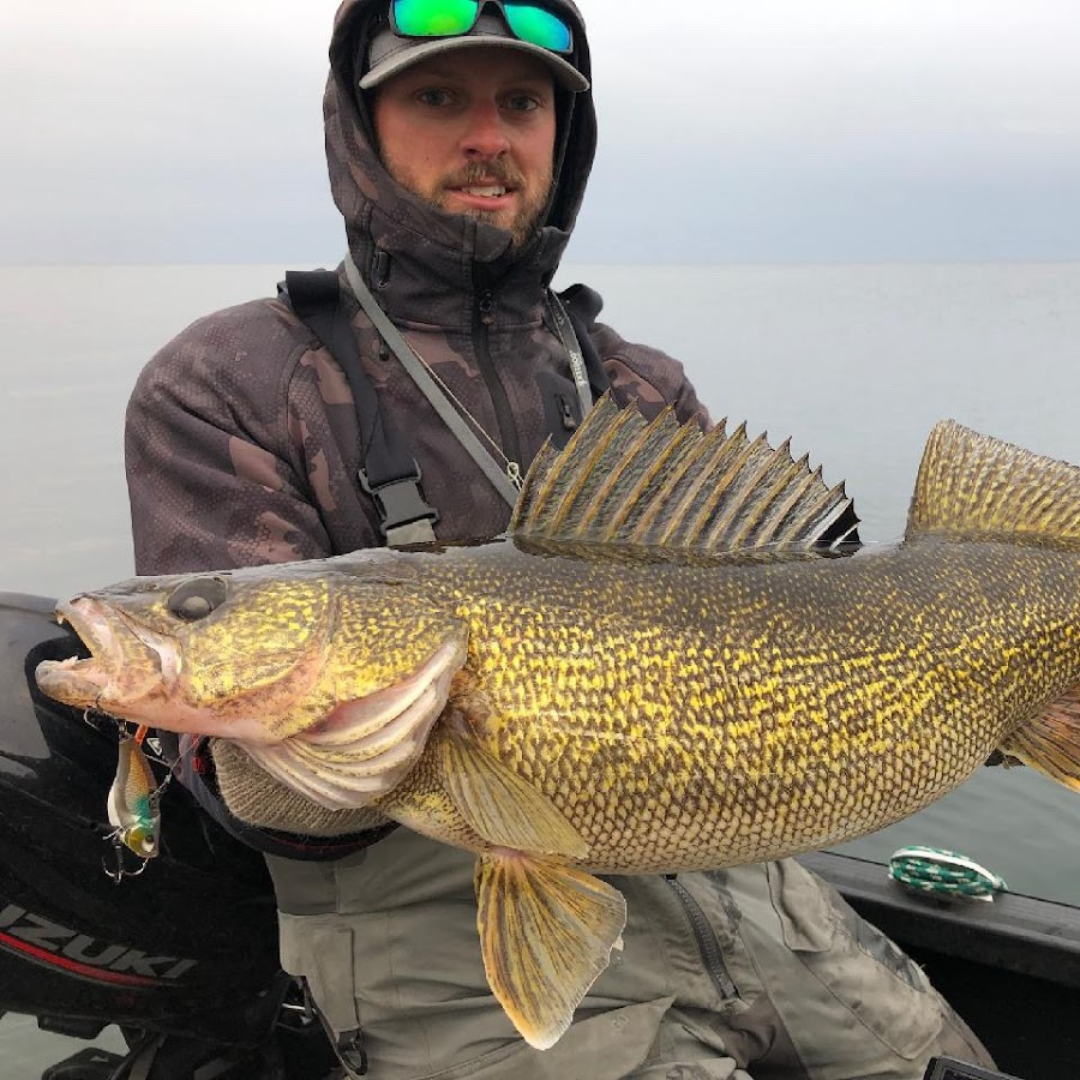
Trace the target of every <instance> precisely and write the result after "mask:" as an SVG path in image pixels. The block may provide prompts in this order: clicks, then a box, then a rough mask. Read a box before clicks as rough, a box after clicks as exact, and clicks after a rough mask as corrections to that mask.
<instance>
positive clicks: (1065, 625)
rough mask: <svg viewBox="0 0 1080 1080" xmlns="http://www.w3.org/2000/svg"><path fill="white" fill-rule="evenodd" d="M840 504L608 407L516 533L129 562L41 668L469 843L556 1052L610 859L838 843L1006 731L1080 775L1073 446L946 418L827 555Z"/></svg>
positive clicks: (526, 1013)
mask: <svg viewBox="0 0 1080 1080" xmlns="http://www.w3.org/2000/svg"><path fill="white" fill-rule="evenodd" d="M854 524H855V517H854V512H853V510H852V508H851V505H850V500H848V499H847V498H846V496H845V495H844V492H843V489H842V487H838V488H834V489H832V490H828V489H827V488H826V486H825V485H824V483H823V482H822V480H821V477H820V472H811V471H810V470H809V469H808V468H807V466H806V460H805V458H804V459H803V460H801V461H799V462H794V461H792V458H791V455H790V453H789V452H788V450H787V447H786V445H785V446H783V447H781V448H780V449H779V450H775V451H774V450H772V449H770V448H769V447H768V445H767V444H766V443H765V442H764V440H761V439H759V440H757V441H753V442H752V441H750V440H748V439H747V438H746V434H745V431H744V430H743V429H742V428H740V429H739V430H737V431H736V432H735V433H734V434H732V435H731V436H728V435H726V434H725V433H724V432H723V430H722V429H721V428H717V429H714V430H713V431H711V432H709V433H706V434H702V433H701V432H700V431H699V430H698V429H697V427H696V426H693V425H689V426H682V427H680V426H679V425H678V424H677V423H676V422H675V420H674V419H673V418H672V416H671V415H670V414H668V413H665V414H663V415H662V416H661V417H660V418H658V419H657V420H656V421H654V422H653V423H651V424H646V423H645V421H644V420H642V418H641V417H640V416H639V415H638V414H637V412H636V411H633V410H626V411H619V410H617V409H615V407H614V406H613V405H611V403H610V402H604V403H601V404H600V405H599V406H597V408H596V409H595V410H594V411H593V413H592V414H590V417H589V418H588V419H587V421H586V422H585V423H584V424H583V425H582V427H581V429H580V430H579V432H578V433H577V434H576V435H575V437H574V439H573V440H572V442H571V444H570V445H569V446H568V448H567V449H566V450H565V451H564V452H563V453H561V454H560V453H558V452H555V451H553V450H550V449H549V450H547V451H545V452H544V453H543V454H542V455H541V456H540V457H539V458H538V459H537V462H536V463H534V466H533V468H532V470H531V471H530V475H529V478H528V480H527V482H526V485H525V489H524V491H523V493H522V496H521V500H520V502H519V504H518V507H517V508H516V510H515V514H514V519H513V522H512V525H511V529H510V533H509V539H504V540H502V541H500V542H495V543H488V544H480V545H474V546H450V547H438V548H427V549H422V550H410V551H389V550H380V551H365V552H357V553H356V554H353V555H349V556H343V557H340V558H336V559H329V560H325V561H319V562H310V563H295V564H290V565H284V566H270V567H261V568H254V569H247V570H239V571H235V572H223V573H209V574H191V575H185V576H177V577H165V578H142V579H139V578H137V579H134V580H132V581H129V582H125V583H122V584H119V585H116V586H113V587H111V588H108V589H104V590H102V591H100V592H95V593H88V594H84V595H82V596H79V597H77V598H75V599H74V600H72V601H71V602H70V603H67V604H64V605H62V606H61V607H60V608H59V615H60V617H61V618H63V619H65V620H67V621H68V622H70V623H71V624H72V626H73V627H74V628H75V630H76V631H77V632H78V633H79V635H80V636H81V637H82V638H83V640H84V642H85V643H86V645H87V646H88V647H89V649H90V650H91V652H92V657H91V658H90V659H83V660H76V659H71V660H66V661H62V662H48V663H44V664H42V665H41V666H40V667H39V668H38V672H37V677H38V681H39V684H40V686H41V687H42V689H43V690H44V691H45V692H46V693H49V694H51V695H52V696H54V697H56V698H58V699H60V700H61V701H65V702H68V703H70V704H72V705H76V706H79V707H87V706H93V707H96V708H99V709H102V710H105V711H107V712H109V713H112V714H114V715H116V716H120V717H124V718H126V719H130V720H133V721H136V722H139V723H144V724H150V725H153V726H156V727H159V728H166V729H170V730H174V731H189V732H200V733H205V734H208V735H212V736H217V737H220V738H221V739H226V740H235V743H223V744H222V745H223V746H230V745H231V746H236V745H239V746H242V747H243V748H244V749H245V750H246V751H247V753H248V754H250V756H251V758H252V759H254V760H255V761H256V762H257V763H258V764H259V765H260V766H261V767H262V769H263V770H266V772H268V773H270V774H272V776H273V777H275V778H276V780H273V779H271V778H270V777H266V776H265V773H263V772H261V771H259V772H258V775H259V776H262V777H264V778H265V780H266V784H267V785H268V786H272V785H275V784H278V786H280V784H285V785H288V786H289V788H291V789H292V790H294V791H296V792H300V793H302V795H303V800H302V801H304V802H305V803H307V800H311V801H313V802H314V803H317V804H319V805H321V806H323V807H330V808H350V807H365V808H370V809H371V810H373V811H377V812H378V813H381V814H382V815H385V816H387V817H389V818H392V819H395V820H397V821H399V822H402V823H404V824H405V825H407V826H409V827H411V828H413V829H416V830H418V831H419V832H422V833H424V834H426V835H428V836H431V837H434V838H435V839H437V840H441V841H444V842H446V843H449V844H455V845H458V846H461V847H464V848H467V849H470V850H472V851H475V852H477V854H478V864H477V873H476V891H477V898H478V901H479V914H478V927H479V933H480V942H481V948H482V950H483V956H484V963H485V966H486V971H487V975H488V980H489V982H490V984H491V987H492V990H493V991H494V993H495V995H496V997H497V998H498V1000H499V1001H500V1002H501V1003H502V1005H503V1007H504V1008H505V1009H506V1012H507V1013H508V1015H509V1016H510V1018H511V1019H512V1021H513V1022H514V1024H515V1025H516V1026H517V1028H518V1030H519V1031H520V1032H521V1033H522V1035H523V1036H524V1037H525V1038H526V1039H527V1040H528V1041H529V1042H530V1043H532V1044H533V1045H534V1046H538V1047H546V1046H550V1045H551V1044H552V1043H554V1042H555V1041H556V1040H557V1039H558V1038H559V1036H560V1035H561V1034H562V1032H563V1031H564V1030H565V1029H566V1027H567V1026H568V1024H569V1022H570V1020H571V1017H572V1014H573V1011H574V1008H575V1007H576V1005H577V1003H578V1002H579V1001H580V1000H581V998H582V996H583V995H584V993H585V992H586V990H587V989H588V987H589V986H590V985H591V983H592V982H593V980H594V979H595V978H596V976H597V975H598V974H599V973H600V972H601V971H602V970H603V969H604V967H605V966H606V965H607V963H608V960H609V955H610V951H611V949H612V948H613V947H615V945H616V944H617V941H618V938H619V935H620V933H621V930H622V928H623V924H624V920H625V905H624V902H623V899H622V897H621V895H620V894H619V893H618V892H617V891H616V890H615V889H614V888H613V887H611V886H610V885H609V884H607V883H606V882H604V881H602V880H601V879H600V878H598V877H596V876H595V875H596V874H608V873H611V874H627V873H651V872H657V871H663V872H668V873H674V872H679V871H686V870H695V869H701V868H718V867H722V866H727V865H732V864H735V863H742V862H754V861H759V860H767V859H774V858H778V857H781V856H785V855H789V854H792V853H795V852H799V851H805V850H808V849H811V848H817V847H823V846H826V845H829V844H833V843H836V842H838V841H842V840H847V839H851V838H852V837H855V836H859V835H862V834H864V833H867V832H870V831H871V830H874V829H877V828H880V827H882V826H884V825H887V824H889V823H891V822H894V821H896V820H898V819H900V818H902V817H904V816H905V815H908V814H911V813H913V812H914V811H916V810H919V809H920V808H922V807H924V806H926V805H927V804H928V803H930V802H931V801H933V800H934V799H936V798H938V797H939V796H941V795H943V794H944V793H945V792H947V791H949V790H950V789H951V788H954V787H956V786H957V785H958V784H960V783H961V782H962V781H963V780H965V779H966V778H967V777H968V776H970V775H971V773H972V772H973V771H974V770H975V769H976V768H977V767H978V766H979V765H980V764H981V763H982V762H983V761H984V760H985V759H986V757H987V756H988V754H989V753H990V752H991V751H993V750H994V749H1000V750H1002V751H1004V752H1006V753H1008V754H1009V755H1012V756H1014V757H1017V758H1020V759H1021V760H1023V761H1025V762H1027V763H1029V764H1031V765H1033V766H1035V767H1036V768H1037V769H1040V770H1041V771H1043V772H1045V773H1047V774H1049V775H1050V776H1052V777H1054V778H1055V779H1057V780H1060V781H1062V782H1064V783H1066V784H1068V785H1069V786H1070V787H1073V788H1078V787H1080V781H1078V776H1080V721H1078V716H1080V711H1078V710H1080V704H1078V701H1080V587H1078V585H1080V469H1077V468H1076V467H1073V466H1070V465H1066V464H1064V463H1061V462H1055V461H1051V460H1049V459H1047V458H1042V457H1039V456H1037V455H1034V454H1031V453H1028V452H1027V451H1024V450H1020V449H1018V448H1016V447H1013V446H1009V445H1007V444H1004V443H1001V442H997V441H995V440H993V439H989V438H986V437H984V436H980V435H976V434H975V433H973V432H970V431H968V430H966V429H965V428H962V427H960V426H959V425H957V424H955V423H952V422H946V423H943V424H939V425H938V426H937V427H936V428H935V429H934V431H933V433H932V435H931V437H930V440H929V442H928V445H927V448H926V452H925V456H924V458H923V462H922V466H921V468H920V471H919V476H918V481H917V484H916V489H915V494H914V498H913V501H912V505H911V512H910V517H909V522H908V527H907V531H906V535H905V538H904V541H903V543H902V544H899V545H897V546H895V547H890V548H887V549H883V550H879V551H875V552H872V553H868V552H865V551H864V552H861V553H859V554H856V555H853V556H849V557H842V558H838V557H831V556H830V555H826V554H822V553H821V549H823V548H830V547H835V545H836V543H837V542H839V541H842V540H843V539H844V537H845V536H846V535H847V534H848V533H849V532H850V530H851V529H852V528H853V527H854ZM232 753H234V754H235V753H236V751H235V750H233V751H232ZM241 756H242V755H241ZM244 760H245V761H247V760H248V759H247V758H244ZM309 805H310V804H309Z"/></svg>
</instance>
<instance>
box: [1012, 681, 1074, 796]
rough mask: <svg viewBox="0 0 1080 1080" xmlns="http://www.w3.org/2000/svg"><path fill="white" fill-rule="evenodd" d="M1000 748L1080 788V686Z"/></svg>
mask: <svg viewBox="0 0 1080 1080" xmlns="http://www.w3.org/2000/svg"><path fill="white" fill-rule="evenodd" d="M999 749H1000V750H1001V752H1002V753H1004V754H1009V755H1011V756H1013V757H1017V758H1019V759H1020V760H1021V761H1022V762H1024V763H1025V764H1026V765H1030V766H1031V767H1032V768H1033V769H1038V770H1039V772H1041V773H1044V774H1045V775H1046V776H1049V777H1050V778H1051V779H1052V780H1056V781H1057V782H1058V783H1059V784H1064V785H1065V786H1066V787H1068V788H1072V790H1073V791H1080V686H1076V687H1073V688H1072V690H1070V691H1069V692H1068V693H1067V694H1065V695H1063V696H1062V697H1060V698H1058V699H1057V700H1056V701H1054V702H1052V703H1051V704H1050V705H1049V707H1048V708H1047V709H1046V710H1045V711H1044V712H1043V713H1042V714H1041V715H1040V716H1037V717H1035V718H1034V719H1033V720H1029V721H1028V722H1027V723H1026V724H1023V725H1022V726H1021V727H1019V728H1017V730H1016V731H1014V732H1012V733H1011V734H1010V735H1009V736H1008V737H1007V738H1006V739H1005V740H1004V741H1003V742H1002V743H1001V746H1000V747H999Z"/></svg>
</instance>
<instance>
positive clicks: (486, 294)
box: [473, 288, 523, 476]
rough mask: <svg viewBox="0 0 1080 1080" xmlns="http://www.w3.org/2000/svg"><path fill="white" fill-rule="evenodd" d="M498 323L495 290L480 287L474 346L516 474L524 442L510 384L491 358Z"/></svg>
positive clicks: (511, 469)
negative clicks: (505, 383) (491, 337)
mask: <svg viewBox="0 0 1080 1080" xmlns="http://www.w3.org/2000/svg"><path fill="white" fill-rule="evenodd" d="M494 322H495V294H494V293H493V292H492V290H491V289H488V288H479V294H478V297H477V302H476V308H475V310H474V312H473V347H474V348H475V350H476V359H477V362H478V363H479V365H480V374H481V375H482V376H483V379H484V383H485V384H486V386H487V388H488V393H489V394H490V395H491V403H492V405H493V406H494V407H495V422H496V423H497V424H498V426H499V442H500V443H501V445H502V451H503V453H504V454H505V455H506V458H507V461H508V463H509V464H508V465H507V472H508V473H509V474H510V475H511V476H513V474H514V473H515V472H516V471H517V470H518V469H519V468H520V467H521V465H522V464H523V462H522V460H521V443H520V441H519V440H518V433H517V425H516V424H515V423H514V413H513V410H512V409H511V408H510V399H509V398H508V397H507V396H506V387H505V386H503V383H502V380H501V379H500V378H499V373H498V371H497V370H496V368H495V361H494V360H492V358H491V348H490V342H489V333H490V327H491V326H492V325H493V324H494Z"/></svg>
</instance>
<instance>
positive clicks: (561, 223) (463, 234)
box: [323, 0, 596, 279]
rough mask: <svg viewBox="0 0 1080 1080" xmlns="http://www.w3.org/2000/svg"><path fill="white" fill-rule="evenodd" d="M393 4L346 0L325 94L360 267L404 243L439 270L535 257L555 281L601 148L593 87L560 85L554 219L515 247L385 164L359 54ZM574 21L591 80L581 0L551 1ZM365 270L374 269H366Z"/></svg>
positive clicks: (579, 57)
mask: <svg viewBox="0 0 1080 1080" xmlns="http://www.w3.org/2000/svg"><path fill="white" fill-rule="evenodd" d="M386 2H387V0H344V2H343V3H342V4H341V6H340V7H339V8H338V12H337V15H336V17H335V19H334V32H333V37H332V39H331V43H330V76H329V79H328V81H327V86H326V94H325V97H324V99H323V115H324V119H325V125H326V154H327V162H328V165H329V170H330V188H331V191H332V193H333V196H334V202H335V203H336V204H337V207H338V209H339V210H340V211H341V213H342V215H343V216H344V218H345V228H346V232H347V235H348V238H349V248H350V250H351V251H352V253H353V256H354V258H356V260H357V264H358V265H359V266H360V267H361V269H362V270H364V271H365V276H367V273H369V272H371V268H372V267H373V265H374V262H375V259H376V254H377V253H386V254H388V255H390V256H391V257H393V256H394V255H396V254H398V252H397V251H396V250H395V249H396V248H398V247H400V246H402V245H404V246H405V247H408V248H412V250H413V254H416V249H417V246H419V247H421V248H423V249H424V251H423V257H424V258H425V261H426V262H427V263H428V266H429V269H430V270H433V271H435V272H438V266H437V264H438V263H439V262H441V261H443V260H444V259H445V260H448V263H449V264H451V265H456V266H457V267H461V265H462V256H463V255H464V256H465V257H466V259H467V261H468V262H469V263H481V264H487V265H488V266H490V267H491V269H492V271H493V272H495V273H498V272H500V270H502V271H505V270H508V269H509V268H510V267H511V266H512V265H513V264H514V263H517V262H520V261H523V260H524V261H528V262H530V263H531V264H533V265H534V266H536V267H537V268H538V269H542V275H543V277H545V278H546V279H550V277H551V276H552V275H553V274H554V272H555V269H556V267H557V266H558V262H559V259H560V258H561V255H562V251H563V249H564V248H565V246H566V243H567V241H568V240H569V238H570V233H571V231H572V229H573V226H574V221H575V219H576V218H577V214H578V210H579V209H580V206H581V201H582V198H583V196H584V194H585V184H586V181H587V179H588V176H589V171H590V169H591V168H592V162H593V156H594V154H595V152H596V115H595V110H594V107H593V98H592V91H591V90H586V91H583V92H581V93H578V94H570V93H568V92H565V91H558V92H557V96H556V100H557V110H558V134H557V145H556V160H555V168H556V180H555V184H554V185H553V189H552V198H551V203H550V205H549V208H548V213H547V217H546V222H545V224H544V226H543V227H542V228H541V230H540V234H539V236H538V237H537V238H536V239H535V240H534V241H533V242H532V243H531V244H529V245H527V246H526V247H525V248H523V249H521V250H519V251H512V250H511V236H510V233H508V232H507V231H505V230H503V229H499V228H496V227H495V226H493V225H490V224H488V223H486V222H483V221H479V220H476V219H474V218H470V217H467V216H464V215H459V214H447V213H444V212H443V211H441V210H438V209H436V208H435V207H433V206H431V205H429V204H428V203H427V202H426V201H425V200H423V199H421V198H420V197H419V196H417V195H414V194H413V193H412V192H409V191H406V190H405V189H404V188H403V187H402V186H401V185H400V184H398V183H397V182H396V181H395V180H394V179H393V178H392V177H391V176H390V174H389V173H388V172H387V171H386V169H385V168H384V167H383V165H382V162H381V161H380V160H379V155H378V153H377V151H376V148H375V144H374V138H373V134H372V126H371V122H370V118H369V116H368V114H367V110H366V108H365V107H364V103H363V100H362V96H361V95H360V94H359V92H358V91H357V89H356V87H357V83H358V81H359V78H360V74H361V73H360V71H359V70H358V65H357V57H359V56H364V55H366V52H367V42H368V39H369V36H370V31H371V28H372V25H373V22H374V16H375V15H376V14H377V13H378V14H381V13H382V12H383V10H384V9H385V6H386ZM548 2H549V3H551V5H552V6H553V7H556V8H557V9H558V10H559V12H560V14H563V15H565V16H566V17H567V18H568V20H569V21H570V22H571V24H572V28H573V31H574V41H575V56H574V62H575V66H576V67H577V68H578V70H579V71H581V73H582V74H583V75H584V76H585V77H586V78H587V79H591V66H590V62H589V46H588V41H587V39H586V36H585V24H584V21H583V20H582V17H581V13H580V11H579V10H578V9H577V7H576V6H574V4H573V3H572V0H548ZM365 268H367V269H366V270H365Z"/></svg>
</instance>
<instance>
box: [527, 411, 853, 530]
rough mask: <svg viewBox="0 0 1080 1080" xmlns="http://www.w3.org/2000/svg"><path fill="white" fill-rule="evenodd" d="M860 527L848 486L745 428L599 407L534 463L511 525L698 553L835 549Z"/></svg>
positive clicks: (785, 446) (547, 447) (785, 445)
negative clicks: (706, 426)
mask: <svg viewBox="0 0 1080 1080" xmlns="http://www.w3.org/2000/svg"><path fill="white" fill-rule="evenodd" d="M857 525H858V518H857V517H856V516H855V511H854V508H853V506H852V501H851V499H849V498H848V497H847V495H846V494H845V493H844V485H843V484H842V483H841V484H838V485H836V486H835V487H833V488H828V487H826V486H825V484H824V482H823V481H822V479H821V470H820V469H817V470H815V471H811V470H810V468H809V466H808V465H807V459H806V458H805V457H803V458H801V459H800V460H799V461H794V460H793V459H792V457H791V451H790V449H789V446H788V443H786V442H785V443H783V445H781V446H780V447H778V448H776V449H774V448H773V447H771V446H770V445H769V444H768V442H767V441H766V439H765V436H764V435H762V436H760V437H759V438H757V439H754V440H751V439H749V438H748V437H747V435H746V427H745V425H742V426H740V427H739V428H737V429H736V430H735V431H734V432H733V433H732V434H730V435H728V434H727V433H726V430H725V427H724V424H723V422H721V423H719V424H717V425H716V426H715V427H713V428H711V429H710V430H709V431H707V432H702V431H701V429H700V427H699V426H698V425H697V423H696V422H693V421H691V422H689V423H686V424H680V423H679V422H678V420H677V419H676V418H675V413H674V410H673V409H672V408H671V407H670V406H669V407H668V408H666V409H664V410H663V411H662V412H661V413H660V414H659V416H657V417H656V419H655V420H653V421H652V422H651V423H650V422H648V421H646V420H645V418H644V417H643V416H642V415H641V413H640V412H639V411H638V409H637V406H636V405H631V406H628V407H627V408H625V409H620V408H619V407H618V406H617V405H616V404H615V403H614V402H613V401H612V400H611V398H610V397H608V396H606V395H605V397H603V398H602V399H601V400H600V401H599V402H598V403H597V404H596V407H595V408H594V409H593V410H592V411H591V412H590V413H589V415H588V416H587V417H586V418H585V421H584V423H582V425H581V427H580V428H578V430H577V431H576V432H575V433H574V436H573V438H572V439H571V440H570V441H569V442H568V443H567V445H566V448H565V449H564V450H562V451H561V452H560V451H558V450H555V449H554V448H553V447H552V446H551V444H550V442H549V443H548V444H547V445H545V446H544V448H543V450H541V452H540V453H539V454H538V455H537V457H536V459H535V460H534V461H533V464H532V467H531V468H530V469H529V472H528V475H527V476H526V478H525V485H524V488H523V490H522V492H521V496H520V498H519V499H518V503H517V506H516V507H515V509H514V515H513V518H512V520H511V522H510V529H509V532H510V535H511V536H513V537H515V538H517V539H525V540H548V541H573V542H587V543H601V544H632V545H635V546H648V547H657V546H664V547H673V548H687V549H697V550H701V551H732V550H741V549H746V548H763V547H766V546H767V547H782V548H784V549H785V550H791V549H800V548H806V549H808V548H817V549H821V548H830V547H835V546H837V545H838V544H840V543H841V542H842V541H844V540H845V539H850V538H851V537H852V535H853V533H854V530H855V527H856V526H857Z"/></svg>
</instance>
